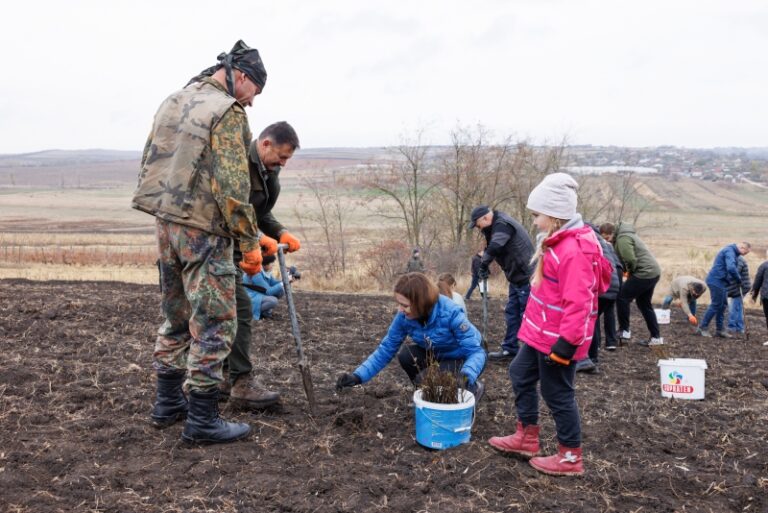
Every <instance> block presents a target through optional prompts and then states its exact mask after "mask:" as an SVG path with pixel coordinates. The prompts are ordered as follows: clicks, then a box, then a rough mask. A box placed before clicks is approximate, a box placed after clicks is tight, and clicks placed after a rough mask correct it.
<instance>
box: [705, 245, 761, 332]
mask: <svg viewBox="0 0 768 513" xmlns="http://www.w3.org/2000/svg"><path fill="white" fill-rule="evenodd" d="M751 248H752V245H751V244H750V243H749V242H739V243H738V244H729V245H727V246H725V247H724V248H723V249H721V250H720V251H719V252H718V253H717V256H715V261H714V262H713V263H712V269H710V270H709V274H707V286H708V287H709V295H710V297H711V298H712V300H711V302H710V303H709V308H707V311H706V312H705V313H704V319H703V320H702V321H701V325H700V326H699V329H698V334H699V335H701V336H702V337H711V336H712V334H711V333H710V332H709V331H708V330H707V327H708V326H709V323H710V322H712V319H713V318H714V319H715V326H716V327H717V331H716V332H715V336H716V337H722V338H731V335H729V334H728V333H727V332H726V331H725V325H724V324H725V322H724V321H725V306H726V304H727V301H728V299H727V297H726V292H727V289H728V286H729V285H730V284H731V283H739V282H740V281H741V275H740V274H739V270H738V267H737V263H738V258H739V255H746V254H747V253H749V251H750V249H751Z"/></svg>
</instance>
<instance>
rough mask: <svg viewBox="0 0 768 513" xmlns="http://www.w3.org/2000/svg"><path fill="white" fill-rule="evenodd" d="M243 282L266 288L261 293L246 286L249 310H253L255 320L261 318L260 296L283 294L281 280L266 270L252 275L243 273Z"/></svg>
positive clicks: (278, 295)
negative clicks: (249, 300)
mask: <svg viewBox="0 0 768 513" xmlns="http://www.w3.org/2000/svg"><path fill="white" fill-rule="evenodd" d="M243 283H244V284H247V285H256V286H257V287H261V288H263V289H266V292H264V293H263V294H262V293H261V292H258V291H256V290H251V289H249V288H248V287H246V288H245V291H246V292H247V293H248V297H250V298H251V310H253V318H254V319H255V320H257V321H258V320H259V319H261V298H262V297H264V296H265V295H266V296H275V297H282V296H283V282H282V281H280V280H278V279H277V278H275V277H274V276H272V273H268V272H267V271H261V272H260V273H256V274H254V275H253V276H248V275H247V274H243Z"/></svg>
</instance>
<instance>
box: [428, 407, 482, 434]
mask: <svg viewBox="0 0 768 513" xmlns="http://www.w3.org/2000/svg"><path fill="white" fill-rule="evenodd" d="M476 408H477V405H475V406H473V407H472V422H471V423H470V424H469V426H467V427H458V428H449V427H447V426H444V425H443V424H441V423H439V422H437V421H436V420H434V419H433V418H432V417H430V416H429V413H427V412H426V411H423V410H422V412H421V414H422V415H424V416H425V417H426V418H427V419H428V420H429V422H430V423H431V424H434V425H435V426H437V427H439V428H442V429H443V430H444V431H449V432H452V433H463V432H464V431H470V430H471V429H472V427H473V426H474V425H475V420H476V419H477V411H476Z"/></svg>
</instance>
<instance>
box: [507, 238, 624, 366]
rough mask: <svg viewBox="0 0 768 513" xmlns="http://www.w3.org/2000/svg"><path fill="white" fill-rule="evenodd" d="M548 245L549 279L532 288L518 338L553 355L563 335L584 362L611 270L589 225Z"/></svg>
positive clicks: (546, 274) (545, 269) (546, 267)
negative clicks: (599, 297) (598, 302)
mask: <svg viewBox="0 0 768 513" xmlns="http://www.w3.org/2000/svg"><path fill="white" fill-rule="evenodd" d="M544 244H545V245H546V246H548V249H547V250H546V251H545V252H544V253H543V255H542V258H543V259H544V260H543V262H544V264H543V265H544V267H543V269H542V271H543V273H544V278H543V279H542V280H541V282H540V283H538V284H537V285H536V286H535V287H532V288H531V295H530V296H529V297H528V303H527V304H526V306H525V313H524V314H523V322H522V325H521V326H520V331H519V332H518V334H517V338H518V339H520V340H521V341H523V342H524V343H526V344H528V345H529V346H531V347H532V348H534V349H536V350H537V351H540V352H542V353H544V354H549V353H550V352H551V349H552V346H553V345H554V344H555V342H557V339H558V337H563V338H564V339H565V340H567V341H568V342H570V343H571V344H573V345H575V346H577V348H576V353H575V354H574V356H573V360H582V359H584V358H585V357H586V356H587V352H588V351H589V344H590V343H591V342H592V333H593V331H594V329H595V319H596V318H597V297H598V296H599V295H600V294H601V293H602V292H604V291H605V290H607V288H608V286H609V285H610V275H611V269H612V266H611V263H610V262H609V261H608V260H607V259H606V258H605V257H603V256H602V255H603V252H602V249H601V248H600V244H599V243H598V241H597V237H596V236H595V233H594V231H593V230H592V228H590V227H589V226H584V227H582V228H573V229H570V230H564V231H560V232H556V233H554V234H553V235H552V236H550V237H549V238H548V239H545V241H544ZM606 267H607V268H606ZM606 271H607V280H606Z"/></svg>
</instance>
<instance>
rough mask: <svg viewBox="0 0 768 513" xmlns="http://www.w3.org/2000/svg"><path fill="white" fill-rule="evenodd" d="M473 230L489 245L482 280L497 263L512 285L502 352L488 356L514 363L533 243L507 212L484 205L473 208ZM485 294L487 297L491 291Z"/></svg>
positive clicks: (506, 312) (480, 274) (483, 258)
mask: <svg viewBox="0 0 768 513" xmlns="http://www.w3.org/2000/svg"><path fill="white" fill-rule="evenodd" d="M472 228H477V229H479V230H480V232H481V233H482V234H483V236H484V237H485V242H486V244H487V246H486V248H485V252H484V253H483V257H482V260H481V261H480V270H479V271H478V277H479V278H480V279H481V280H484V279H486V278H488V276H489V275H490V272H489V269H488V267H489V266H490V265H491V262H493V261H494V260H496V262H497V263H498V264H499V266H501V269H502V271H504V276H505V277H506V278H507V282H509V291H508V292H509V294H508V300H507V306H506V307H505V308H504V316H505V317H506V321H507V332H506V334H505V335H504V341H503V342H502V343H501V350H499V351H491V352H490V353H488V358H489V359H491V360H500V361H505V360H511V359H513V358H514V357H515V355H517V349H518V343H517V331H518V330H519V329H520V323H521V322H522V320H523V313H524V312H525V304H526V303H527V302H528V295H529V294H530V292H531V284H530V278H531V257H533V243H532V242H531V238H530V237H529V236H528V232H527V231H526V230H525V228H523V225H521V224H520V223H519V222H518V221H517V220H515V219H513V218H512V217H510V216H509V215H508V214H506V213H504V212H500V211H497V210H491V209H490V208H489V207H487V206H485V205H480V206H479V207H475V208H474V209H472V214H471V220H470V223H469V229H470V230H471V229H472ZM485 293H486V294H487V293H488V291H486V292H485Z"/></svg>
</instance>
